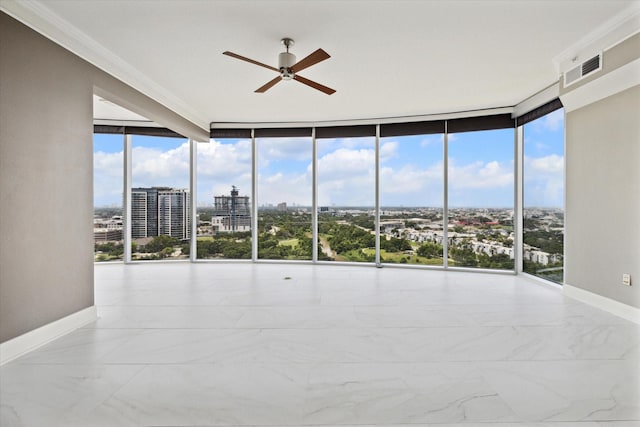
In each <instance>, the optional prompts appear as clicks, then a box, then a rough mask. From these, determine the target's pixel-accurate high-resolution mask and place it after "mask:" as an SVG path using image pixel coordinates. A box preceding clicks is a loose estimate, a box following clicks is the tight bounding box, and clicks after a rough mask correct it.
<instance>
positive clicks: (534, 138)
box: [523, 109, 564, 283]
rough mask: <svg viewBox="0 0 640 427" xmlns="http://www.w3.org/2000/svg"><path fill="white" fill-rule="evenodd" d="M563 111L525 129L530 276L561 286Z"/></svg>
mask: <svg viewBox="0 0 640 427" xmlns="http://www.w3.org/2000/svg"><path fill="white" fill-rule="evenodd" d="M563 176H564V110H563V109H560V110H556V111H554V112H552V113H549V114H547V115H546V116H544V117H541V118H539V119H537V120H534V121H532V122H529V123H527V124H526V125H524V210H523V214H524V219H523V220H524V221H523V222H524V227H523V228H524V230H523V237H524V239H523V240H524V242H523V244H524V247H523V268H524V271H526V272H527V273H531V274H535V275H536V276H540V277H543V278H545V279H548V280H552V281H554V282H557V283H562V281H563V273H564V268H563V266H564V260H563V253H564V181H563Z"/></svg>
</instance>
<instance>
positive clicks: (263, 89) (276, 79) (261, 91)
mask: <svg viewBox="0 0 640 427" xmlns="http://www.w3.org/2000/svg"><path fill="white" fill-rule="evenodd" d="M280 80H282V77H280V76H278V77H276V78H275V79H273V80H271V81H269V83H267V84H265V85H264V86H262V87H260V88H258V89H256V90H255V92H256V93H264V92H266V91H268V90H269V89H271V88H272V87H273V86H275V85H276V83H278V82H279V81H280Z"/></svg>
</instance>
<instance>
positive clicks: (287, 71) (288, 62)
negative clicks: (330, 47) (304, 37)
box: [222, 38, 335, 95]
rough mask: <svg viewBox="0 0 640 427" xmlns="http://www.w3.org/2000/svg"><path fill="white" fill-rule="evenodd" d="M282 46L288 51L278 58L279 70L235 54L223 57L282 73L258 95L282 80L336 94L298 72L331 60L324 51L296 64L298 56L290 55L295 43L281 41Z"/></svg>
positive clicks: (225, 53)
mask: <svg viewBox="0 0 640 427" xmlns="http://www.w3.org/2000/svg"><path fill="white" fill-rule="evenodd" d="M281 42H282V44H283V45H284V46H285V47H286V49H287V51H286V52H282V53H280V55H279V57H278V68H275V67H272V66H270V65H267V64H263V63H262V62H258V61H254V60H253V59H249V58H246V57H244V56H241V55H238V54H237V53H233V52H229V51H226V52H222V54H223V55H227V56H230V57H232V58H236V59H240V60H242V61H247V62H250V63H252V64H255V65H259V66H261V67H264V68H268V69H270V70H273V71H275V72H276V73H280V75H279V76H278V77H276V78H275V79H273V80H271V81H269V82H268V83H267V84H265V85H264V86H262V87H259V88H258V89H256V90H255V92H257V93H264V92H266V91H267V90H269V89H271V88H272V87H273V86H275V85H276V83H278V82H279V81H280V80H292V79H293V80H296V81H298V82H300V83H302V84H305V85H307V86H309V87H312V88H314V89H317V90H319V91H320V92H324V93H326V94H327V95H331V94H332V93H334V92H335V90H334V89H331V88H330V87H327V86H324V85H321V84H320V83H316V82H314V81H312V80H309V79H306V78H304V77H302V76H301V75H299V74H297V73H298V71H302V70H304V69H305V68H309V67H311V66H312V65H315V64H317V63H318V62H321V61H324V60H325V59H328V58H330V56H329V54H328V53H327V52H325V51H324V50H322V49H318V50H316V51H315V52H313V53H311V54H310V55H309V56H307V57H306V58H304V59H302V60H300V61H298V62H296V56H295V55H294V54H293V53H289V48H290V47H291V46H293V45H294V41H293V40H292V39H290V38H284V39H282V40H281Z"/></svg>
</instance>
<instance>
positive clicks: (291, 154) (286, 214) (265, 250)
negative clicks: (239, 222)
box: [256, 137, 312, 260]
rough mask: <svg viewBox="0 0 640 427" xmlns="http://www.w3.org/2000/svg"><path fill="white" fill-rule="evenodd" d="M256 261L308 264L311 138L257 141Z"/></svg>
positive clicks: (310, 203)
mask: <svg viewBox="0 0 640 427" xmlns="http://www.w3.org/2000/svg"><path fill="white" fill-rule="evenodd" d="M256 144H257V150H258V258H261V259H293V260H310V259H311V250H312V240H311V239H312V234H311V206H312V200H311V198H312V193H311V184H312V171H311V157H312V156H311V154H312V153H311V152H312V144H311V138H304V137H303V138H259V139H256Z"/></svg>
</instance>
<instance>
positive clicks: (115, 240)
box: [93, 133, 124, 262]
mask: <svg viewBox="0 0 640 427" xmlns="http://www.w3.org/2000/svg"><path fill="white" fill-rule="evenodd" d="M123 150H124V135H122V134H102V133H95V134H94V135H93V206H94V215H93V236H94V249H95V252H94V256H95V261H98V262H104V261H122V259H123V254H124V247H123V215H124V213H123V208H122V203H123V197H122V196H123V188H124V184H123V170H124V169H123V166H124V163H123V162H124V155H123V153H124V151H123Z"/></svg>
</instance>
